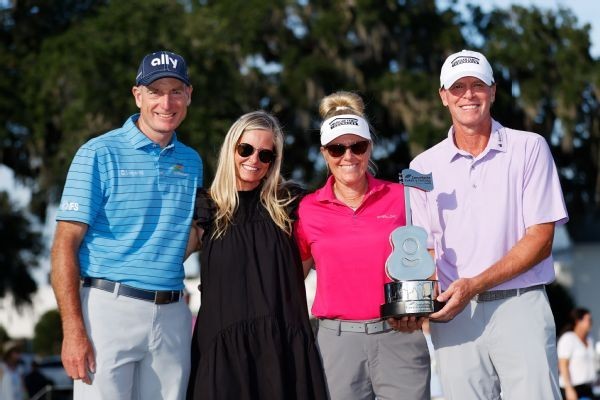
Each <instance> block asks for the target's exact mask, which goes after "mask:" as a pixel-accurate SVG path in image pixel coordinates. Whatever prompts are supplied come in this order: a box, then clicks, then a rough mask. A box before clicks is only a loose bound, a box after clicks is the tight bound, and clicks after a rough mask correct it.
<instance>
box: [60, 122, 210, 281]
mask: <svg viewBox="0 0 600 400" xmlns="http://www.w3.org/2000/svg"><path fill="white" fill-rule="evenodd" d="M138 118H139V115H138V114H136V115H133V116H132V117H130V118H129V119H128V120H127V121H126V122H125V124H124V125H123V127H121V128H119V129H115V130H113V131H111V132H108V133H106V134H104V135H101V136H99V137H96V138H94V139H92V140H90V141H89V142H87V143H85V144H84V145H83V146H81V148H80V149H79V150H78V151H77V154H76V155H75V157H74V159H73V162H72V164H71V167H70V168H69V173H68V175H67V181H66V183H65V188H64V191H63V195H62V199H61V203H60V207H59V210H58V213H57V216H56V220H57V221H77V222H83V223H85V224H87V225H88V226H89V228H88V231H87V233H86V235H85V237H84V239H83V242H82V243H81V247H80V250H79V262H80V268H81V275H82V276H84V277H96V278H104V279H110V280H113V281H117V282H121V283H124V284H127V285H130V286H134V287H138V288H141V289H153V290H179V289H182V288H183V278H184V270H183V261H184V260H183V257H184V253H185V248H186V245H187V241H188V237H189V227H190V224H191V219H192V214H193V210H194V196H195V193H196V188H197V187H201V186H202V160H201V158H200V156H199V155H198V153H197V152H196V151H195V150H193V149H191V148H190V147H188V146H186V145H184V144H183V143H181V142H179V141H178V140H177V137H176V135H173V139H172V140H171V143H169V144H168V145H167V146H166V147H165V148H163V149H161V148H160V146H159V145H158V144H156V143H154V142H152V141H151V140H150V139H148V137H147V136H146V135H144V134H143V133H142V132H141V131H140V130H139V129H138V128H137V127H136V125H135V121H137V119H138Z"/></svg>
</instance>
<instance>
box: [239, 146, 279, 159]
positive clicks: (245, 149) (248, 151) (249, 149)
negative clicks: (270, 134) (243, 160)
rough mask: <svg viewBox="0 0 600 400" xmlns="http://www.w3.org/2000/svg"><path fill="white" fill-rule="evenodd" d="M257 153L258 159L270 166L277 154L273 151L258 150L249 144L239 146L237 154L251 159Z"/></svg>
mask: <svg viewBox="0 0 600 400" xmlns="http://www.w3.org/2000/svg"><path fill="white" fill-rule="evenodd" d="M255 151H258V159H259V160H260V162H262V163H265V164H270V163H272V162H273V161H274V160H275V152H274V151H273V150H269V149H256V148H254V146H252V145H251V144H248V143H240V144H238V145H237V153H238V154H239V155H240V157H250V156H251V155H252V154H254V152H255Z"/></svg>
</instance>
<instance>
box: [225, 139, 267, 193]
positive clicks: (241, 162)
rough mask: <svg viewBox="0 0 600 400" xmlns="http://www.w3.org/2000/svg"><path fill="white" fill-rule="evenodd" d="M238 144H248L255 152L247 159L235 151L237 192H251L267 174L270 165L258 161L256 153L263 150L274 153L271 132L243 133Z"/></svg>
mask: <svg viewBox="0 0 600 400" xmlns="http://www.w3.org/2000/svg"><path fill="white" fill-rule="evenodd" d="M240 143H246V144H249V145H251V146H252V147H254V149H255V150H254V152H253V153H252V154H251V155H249V156H247V157H242V156H241V155H240V154H239V153H238V151H237V150H236V151H235V154H234V160H235V176H236V186H237V190H243V191H247V190H253V189H255V188H256V187H257V186H258V185H259V184H260V182H261V180H262V179H263V178H264V177H265V176H266V175H267V172H269V168H270V166H271V164H270V163H264V162H262V161H260V158H259V156H258V153H259V151H260V150H263V149H268V150H273V151H275V145H274V142H273V132H272V131H269V130H262V129H254V130H250V131H247V132H244V134H243V135H242V137H241V138H240V140H239V141H238V143H237V144H238V145H239V144H240Z"/></svg>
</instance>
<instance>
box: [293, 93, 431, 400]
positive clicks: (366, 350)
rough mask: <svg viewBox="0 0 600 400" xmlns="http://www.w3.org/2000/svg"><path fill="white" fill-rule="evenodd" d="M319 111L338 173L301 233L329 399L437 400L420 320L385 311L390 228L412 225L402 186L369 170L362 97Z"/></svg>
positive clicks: (341, 99) (308, 200) (307, 201)
mask: <svg viewBox="0 0 600 400" xmlns="http://www.w3.org/2000/svg"><path fill="white" fill-rule="evenodd" d="M319 111H320V114H321V117H322V118H323V119H324V121H323V123H322V125H321V154H322V155H323V158H324V159H325V162H326V164H327V167H328V170H329V171H330V172H331V176H330V177H329V178H328V179H327V182H326V183H325V185H324V186H323V187H322V188H320V189H318V190H317V191H316V192H314V193H312V194H310V195H307V196H306V197H304V199H302V201H301V203H300V207H299V210H298V221H297V223H296V232H295V234H296V239H297V242H298V245H299V248H300V254H301V256H302V260H303V265H304V273H305V276H306V275H307V274H308V272H309V270H310V269H311V268H313V267H314V268H315V271H316V273H317V288H316V294H315V300H314V303H313V307H312V314H313V315H314V316H315V317H317V318H318V332H317V344H318V346H319V351H320V354H321V357H322V360H323V366H324V368H325V376H326V379H327V387H328V390H329V394H330V398H331V399H333V400H338V399H339V400H342V399H343V400H352V399H375V398H377V399H380V400H388V399H411V400H425V399H427V400H429V398H430V396H429V378H430V359H429V353H428V350H427V343H426V341H425V337H424V336H423V332H421V330H419V328H420V324H421V323H422V319H419V320H417V319H416V318H414V317H411V318H407V317H404V318H403V319H401V320H399V321H385V320H382V318H381V317H380V310H379V307H380V305H381V304H382V303H383V302H384V284H385V283H386V282H389V281H390V280H389V278H388V277H387V276H386V272H385V262H386V259H387V258H388V256H389V255H390V253H391V251H392V248H391V245H390V233H391V232H392V231H393V230H394V229H395V228H397V227H399V226H403V225H405V223H406V214H405V210H404V187H403V186H402V185H400V184H398V183H390V182H385V181H383V180H379V179H376V178H374V177H373V175H372V174H371V173H370V172H368V167H369V161H370V158H371V154H372V149H373V145H372V139H371V132H370V128H369V124H368V122H367V120H366V119H365V116H364V104H363V101H362V99H361V98H360V96H358V95H356V94H354V93H349V92H337V93H333V94H331V95H329V96H327V97H325V98H323V99H322V100H321V103H320V107H319ZM390 322H392V324H390ZM392 326H393V327H394V328H395V329H397V330H394V329H392ZM398 330H399V331H398Z"/></svg>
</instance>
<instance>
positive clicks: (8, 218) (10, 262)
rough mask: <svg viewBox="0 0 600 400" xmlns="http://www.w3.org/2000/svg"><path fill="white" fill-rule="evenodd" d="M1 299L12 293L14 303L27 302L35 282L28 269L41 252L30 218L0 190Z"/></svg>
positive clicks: (34, 289)
mask: <svg viewBox="0 0 600 400" xmlns="http://www.w3.org/2000/svg"><path fill="white" fill-rule="evenodd" d="M0 243H2V247H1V250H0V298H2V297H4V296H5V295H6V294H7V293H11V294H12V296H13V298H14V302H15V305H17V306H20V305H23V304H24V303H29V302H30V296H31V294H33V293H35V291H36V289H37V285H36V283H35V281H34V280H33V279H32V278H31V276H30V275H29V269H30V268H32V267H34V266H36V265H37V256H39V255H40V253H41V251H42V243H41V239H40V234H39V233H38V232H34V231H32V230H31V223H30V221H29V220H28V219H27V218H26V217H25V216H24V214H23V212H22V211H21V210H18V209H16V207H15V206H14V205H13V204H11V203H10V202H9V200H8V195H7V194H6V192H0Z"/></svg>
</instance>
